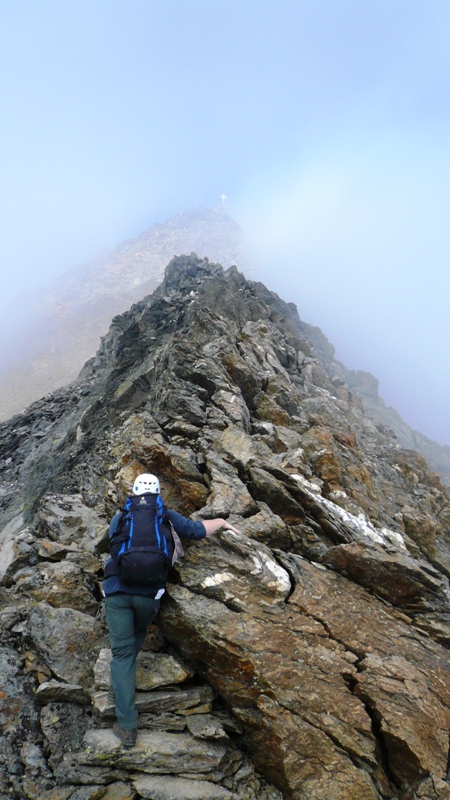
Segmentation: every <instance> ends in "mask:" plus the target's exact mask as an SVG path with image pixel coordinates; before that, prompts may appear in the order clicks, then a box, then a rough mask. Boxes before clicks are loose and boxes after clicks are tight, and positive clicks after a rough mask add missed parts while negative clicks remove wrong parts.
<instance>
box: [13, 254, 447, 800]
mask: <svg viewBox="0 0 450 800" xmlns="http://www.w3.org/2000/svg"><path fill="white" fill-rule="evenodd" d="M342 370H343V368H342V366H340V365H339V362H336V361H335V359H334V356H333V348H332V346H331V345H330V344H329V342H328V341H327V339H326V338H325V336H324V335H323V334H322V333H321V332H320V330H319V329H318V328H315V327H313V326H311V325H309V324H307V323H306V322H304V321H303V320H301V319H300V318H299V316H298V313H297V310H296V308H295V306H294V305H293V304H292V303H286V302H284V301H283V300H281V299H280V298H279V297H278V296H277V295H276V294H274V293H273V292H271V291H270V290H269V289H267V288H266V287H265V286H264V285H262V284H261V283H258V282H254V281H248V280H246V279H245V278H244V276H243V275H242V274H241V273H239V272H238V271H237V269H236V268H233V267H231V268H229V269H228V270H226V271H224V270H223V269H222V267H220V265H217V264H214V263H211V262H209V261H208V260H206V259H203V260H202V259H198V258H196V257H194V256H185V257H180V258H176V259H174V260H173V261H172V262H171V263H170V265H169V266H168V268H167V271H166V274H165V278H164V281H163V283H162V285H161V286H160V287H159V288H158V289H157V290H156V291H155V292H154V293H153V294H152V295H151V296H149V297H147V298H145V299H144V300H142V301H140V302H139V303H137V304H135V305H134V306H133V307H132V308H131V309H130V310H129V311H127V312H126V313H125V314H123V315H120V316H117V317H116V318H115V319H114V321H113V324H112V326H111V328H110V330H109V332H108V334H107V335H106V336H105V337H104V339H103V341H102V345H101V347H100V349H99V351H98V353H97V354H96V356H95V357H94V358H93V359H91V360H90V361H89V363H88V364H86V366H85V368H84V369H83V371H82V373H81V375H80V377H79V379H78V380H77V381H76V382H74V383H73V384H72V385H71V386H69V387H67V388H66V389H60V390H58V391H57V392H55V393H54V394H53V395H49V396H48V397H46V398H44V399H42V400H39V401H37V402H36V403H34V404H33V405H32V406H31V407H30V408H29V409H28V410H27V411H26V412H25V413H24V414H21V415H19V416H17V417H15V418H13V419H12V420H10V421H8V422H5V423H3V424H2V425H0V508H1V510H2V514H1V522H0V623H1V625H0V663H1V666H2V692H1V693H0V713H1V715H2V716H1V719H2V724H3V725H4V735H3V737H2V739H1V742H0V766H1V767H2V768H1V769H0V793H2V796H5V797H13V798H15V800H26V798H34V797H39V798H42V800H54V799H55V797H57V798H62V800H69V798H70V800H72V798H73V800H76V799H77V798H84V799H85V800H86V799H87V800H95V798H98V797H102V796H105V798H107V797H119V798H122V799H123V800H125V798H127V800H130V799H131V797H134V796H137V798H147V799H148V800H150V798H155V797H162V798H169V797H173V796H174V793H175V794H176V796H177V797H178V798H179V800H187V798H189V799H190V800H213V798H214V800H281V798H283V800H330V798H333V800H425V799H426V800H448V782H447V769H448V750H449V742H448V731H449V729H450V713H449V708H450V657H449V644H450V623H449V620H450V600H449V598H450V589H449V576H450V543H449V541H450V540H449V531H450V494H449V490H448V489H447V488H446V487H444V486H443V485H442V483H441V482H440V481H439V478H438V476H437V475H435V474H434V473H432V472H430V470H429V469H428V467H427V465H426V463H425V461H424V460H423V458H421V456H420V455H418V454H417V453H414V452H411V451H409V450H404V449H402V448H401V447H400V446H399V444H398V442H397V441H396V439H395V437H394V436H393V434H392V432H391V431H390V430H388V429H386V428H384V427H383V426H382V425H375V424H374V423H373V422H372V420H371V419H370V418H369V417H368V416H367V415H366V414H365V411H364V407H363V405H362V403H361V400H360V398H359V396H358V395H357V394H356V393H355V392H353V391H352V390H351V389H350V388H349V386H348V385H346V383H345V382H344V380H343V377H342V376H343V372H342ZM143 471H152V472H156V473H158V475H159V476H160V479H161V487H162V494H163V498H164V500H165V502H166V503H167V505H168V506H169V507H172V508H174V509H176V510H178V511H180V512H181V513H185V514H194V515H195V516H196V517H197V518H200V519H206V518H210V517H216V516H228V515H230V519H231V521H232V522H233V523H234V524H235V525H236V527H238V528H239V530H240V531H241V535H239V536H238V535H236V534H234V533H232V532H229V531H223V532H221V533H218V534H216V535H214V536H213V537H210V538H208V539H206V540H203V541H201V542H199V543H196V544H195V545H193V546H192V547H189V548H187V552H186V556H185V558H184V559H183V561H182V562H181V563H180V564H179V565H177V568H176V570H175V571H174V573H173V574H172V576H171V580H170V583H169V585H168V587H167V593H166V595H165V596H164V598H163V602H162V606H161V612H160V615H159V617H158V621H157V627H156V629H153V630H152V631H151V634H150V636H149V638H148V641H147V644H146V648H145V650H144V652H143V654H142V657H141V658H140V663H139V682H138V707H139V709H140V712H141V714H140V723H139V732H138V742H137V746H136V748H133V749H132V750H130V751H124V750H123V749H122V748H121V746H120V744H119V742H118V740H115V739H114V737H113V735H112V732H111V726H112V722H113V718H114V710H113V707H112V705H111V703H110V701H109V700H108V694H107V688H108V684H109V674H108V657H109V654H108V649H107V639H106V635H105V634H106V630H105V625H104V620H103V617H102V614H101V597H100V592H99V580H100V579H101V577H102V568H103V565H104V563H105V559H106V558H107V556H106V555H105V554H104V551H105V533H106V526H107V520H108V519H109V518H110V516H111V515H112V513H114V512H115V510H116V509H117V507H118V506H120V505H121V504H122V503H123V500H124V498H125V496H126V494H127V493H128V492H129V491H130V487H131V486H132V484H133V481H134V479H135V476H136V475H137V474H139V473H140V472H143Z"/></svg>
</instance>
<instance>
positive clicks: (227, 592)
mask: <svg viewBox="0 0 450 800" xmlns="http://www.w3.org/2000/svg"><path fill="white" fill-rule="evenodd" d="M179 572H180V575H181V576H182V581H183V584H184V585H185V586H187V587H188V588H189V589H190V590H191V591H194V592H201V593H202V594H204V595H205V596H207V597H213V598H215V599H218V600H221V602H223V603H225V604H226V605H228V606H229V607H231V608H233V609H235V610H240V611H243V610H245V611H248V610H253V609H254V607H256V608H258V607H259V606H260V605H261V604H263V605H264V606H268V607H271V606H275V605H276V604H284V601H285V600H286V598H287V596H288V595H289V594H290V592H291V581H290V578H289V575H288V573H287V572H286V570H284V569H283V568H282V567H280V565H279V564H278V563H277V561H276V560H275V559H274V558H273V555H272V552H271V551H270V550H269V548H267V547H265V545H263V544H259V543H257V542H255V541H252V540H251V539H247V537H244V536H243V535H240V536H238V535H237V534H235V533H233V532H232V531H223V532H221V533H218V534H215V536H214V537H212V538H210V539H208V541H207V542H205V543H204V545H203V547H202V548H201V549H200V548H190V550H189V553H188V554H187V555H186V558H185V559H184V560H183V564H182V565H181V566H180V567H179Z"/></svg>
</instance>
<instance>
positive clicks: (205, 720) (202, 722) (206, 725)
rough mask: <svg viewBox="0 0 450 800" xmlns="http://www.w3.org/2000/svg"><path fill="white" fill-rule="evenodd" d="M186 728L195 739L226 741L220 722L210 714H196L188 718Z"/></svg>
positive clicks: (226, 737)
mask: <svg viewBox="0 0 450 800" xmlns="http://www.w3.org/2000/svg"><path fill="white" fill-rule="evenodd" d="M187 727H188V730H189V732H190V733H192V735H193V736H195V737H196V739H218V740H220V739H228V736H227V734H226V732H225V730H224V728H223V726H222V723H221V722H220V720H219V719H217V718H216V717H215V716H213V715H211V714H196V715H195V716H191V717H189V718H188V719H187Z"/></svg>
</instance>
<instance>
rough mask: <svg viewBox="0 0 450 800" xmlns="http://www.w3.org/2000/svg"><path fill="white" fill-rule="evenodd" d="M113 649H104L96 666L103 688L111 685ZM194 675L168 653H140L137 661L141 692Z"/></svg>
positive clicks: (137, 676)
mask: <svg viewBox="0 0 450 800" xmlns="http://www.w3.org/2000/svg"><path fill="white" fill-rule="evenodd" d="M111 658H112V653H111V650H108V649H106V648H105V649H103V650H101V651H100V654H99V657H98V659H97V662H96V664H95V667H94V674H95V683H96V685H97V686H98V687H99V688H101V689H108V688H109V685H110V662H111ZM191 677H192V672H190V671H189V670H187V669H186V668H185V667H184V666H183V664H181V663H180V661H178V660H177V659H175V658H174V657H173V656H170V655H167V654H166V653H150V652H146V651H142V652H141V653H139V656H138V658H137V663H136V689H137V690H138V691H139V692H149V691H151V690H152V689H156V688H157V687H158V686H167V685H169V684H177V683H182V682H183V681H185V680H187V678H191Z"/></svg>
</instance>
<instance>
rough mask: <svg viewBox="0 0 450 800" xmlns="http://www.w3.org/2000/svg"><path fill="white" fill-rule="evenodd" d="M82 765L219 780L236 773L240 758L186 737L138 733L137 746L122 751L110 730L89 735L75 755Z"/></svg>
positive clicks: (224, 748) (189, 735)
mask: <svg viewBox="0 0 450 800" xmlns="http://www.w3.org/2000/svg"><path fill="white" fill-rule="evenodd" d="M77 760H78V762H79V763H80V764H82V765H92V766H96V765H102V766H105V765H109V766H111V767H115V768H119V769H126V770H139V771H141V772H148V773H153V774H167V773H173V774H175V775H176V774H183V775H184V774H191V775H195V774H202V775H207V774H208V773H210V774H211V775H213V780H214V781H218V780H222V779H223V778H224V777H225V776H226V775H228V774H232V773H233V772H236V770H237V769H238V766H239V762H240V760H241V757H240V755H239V754H238V753H236V751H232V750H230V749H228V748H227V747H225V746H224V745H223V744H217V743H216V742H209V741H208V742H207V741H205V740H200V739H197V738H195V737H194V736H191V734H188V733H165V732H159V731H152V732H148V731H139V730H138V738H137V741H136V745H135V746H134V747H132V748H130V749H129V750H126V749H124V748H122V745H121V743H120V741H118V739H117V738H116V737H115V736H114V734H113V732H112V730H109V729H107V730H92V731H88V732H87V733H86V735H85V737H84V742H83V750H81V751H80V752H79V753H78V754H77Z"/></svg>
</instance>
